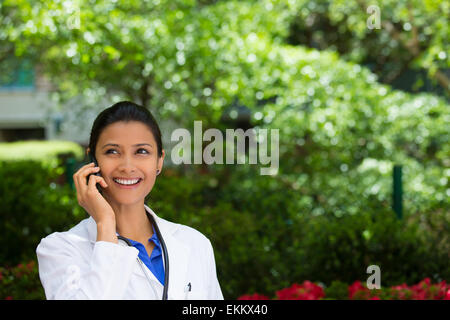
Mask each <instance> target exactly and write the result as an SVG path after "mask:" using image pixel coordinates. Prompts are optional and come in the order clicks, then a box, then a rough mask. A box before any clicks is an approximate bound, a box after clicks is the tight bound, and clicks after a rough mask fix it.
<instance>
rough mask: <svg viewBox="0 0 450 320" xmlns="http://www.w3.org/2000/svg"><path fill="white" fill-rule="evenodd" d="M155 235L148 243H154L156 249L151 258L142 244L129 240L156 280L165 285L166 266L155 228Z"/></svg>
mask: <svg viewBox="0 0 450 320" xmlns="http://www.w3.org/2000/svg"><path fill="white" fill-rule="evenodd" d="M152 228H153V235H152V237H151V238H150V239H148V241H153V243H154V244H155V247H154V248H153V251H152V254H151V255H150V257H149V256H148V254H147V250H145V247H144V245H143V244H142V243H140V242H137V241H134V240H131V239H128V240H129V241H130V243H131V244H132V246H133V247H135V248H136V249H138V250H139V254H138V257H139V259H141V260H142V262H143V263H144V264H145V265H146V266H147V268H148V269H149V270H150V271H151V272H152V273H153V274H154V275H155V277H156V279H158V280H159V282H161V284H162V285H164V264H163V257H162V249H161V243H160V242H159V239H158V237H157V236H156V231H155V227H153V224H152Z"/></svg>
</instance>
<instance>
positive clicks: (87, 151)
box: [86, 147, 90, 155]
mask: <svg viewBox="0 0 450 320" xmlns="http://www.w3.org/2000/svg"><path fill="white" fill-rule="evenodd" d="M89 151H90V149H89V147H87V149H86V155H89Z"/></svg>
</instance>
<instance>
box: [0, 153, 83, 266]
mask: <svg viewBox="0 0 450 320" xmlns="http://www.w3.org/2000/svg"><path fill="white" fill-rule="evenodd" d="M63 172H64V169H63V168H62V167H60V166H58V165H56V166H51V165H44V164H42V163H41V162H38V161H8V162H0V194H1V203H2V205H1V207H0V220H1V221H2V223H1V224H0V246H1V247H2V250H1V251H0V261H2V264H3V265H7V266H12V265H16V264H18V263H20V262H21V261H29V260H32V259H34V258H35V256H36V254H35V250H36V247H37V245H38V244H39V241H40V240H41V239H42V238H43V237H45V236H47V235H48V234H50V233H52V232H54V231H64V230H67V229H68V228H69V227H71V226H73V225H74V224H76V223H77V222H78V221H80V220H81V219H83V218H85V217H86V214H85V212H84V210H83V209H82V208H81V207H80V206H79V205H78V202H77V199H76V196H75V193H74V191H73V190H72V189H71V188H70V187H69V186H68V185H67V184H65V185H59V184H57V180H58V178H59V176H60V175H61V174H63Z"/></svg>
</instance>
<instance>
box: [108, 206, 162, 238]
mask: <svg viewBox="0 0 450 320" xmlns="http://www.w3.org/2000/svg"><path fill="white" fill-rule="evenodd" d="M111 207H112V208H113V210H114V213H115V216H116V231H117V233H118V234H119V235H121V236H122V237H125V238H128V239H132V240H135V241H139V242H141V243H144V244H145V243H146V242H147V241H148V239H149V238H150V237H151V236H152V235H153V229H152V224H151V222H150V220H149V219H148V217H147V214H146V211H145V208H144V203H143V202H139V203H135V204H130V205H124V204H117V203H111Z"/></svg>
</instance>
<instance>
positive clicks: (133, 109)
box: [89, 101, 162, 157]
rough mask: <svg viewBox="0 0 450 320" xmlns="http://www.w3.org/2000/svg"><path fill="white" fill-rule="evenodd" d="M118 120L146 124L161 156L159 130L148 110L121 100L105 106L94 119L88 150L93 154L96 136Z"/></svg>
mask: <svg viewBox="0 0 450 320" xmlns="http://www.w3.org/2000/svg"><path fill="white" fill-rule="evenodd" d="M119 121H125V122H128V121H139V122H142V123H143V124H145V125H147V127H148V128H149V129H150V131H151V132H152V134H153V137H154V138H155V140H156V144H157V148H158V156H159V157H161V156H162V141H161V131H160V130H159V126H158V123H157V122H156V120H155V118H153V115H152V114H151V112H150V111H149V110H147V109H146V108H144V107H143V106H140V105H138V104H136V103H133V102H130V101H121V102H117V103H116V104H114V105H112V106H111V107H109V108H106V109H105V110H103V111H102V112H100V114H99V115H98V116H97V118H96V119H95V120H94V123H93V125H92V129H91V137H90V139H89V151H90V152H91V153H92V155H95V148H96V146H97V142H98V138H99V137H100V134H101V133H102V131H103V130H104V129H105V128H106V127H107V126H108V125H110V124H113V123H115V122H119Z"/></svg>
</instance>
